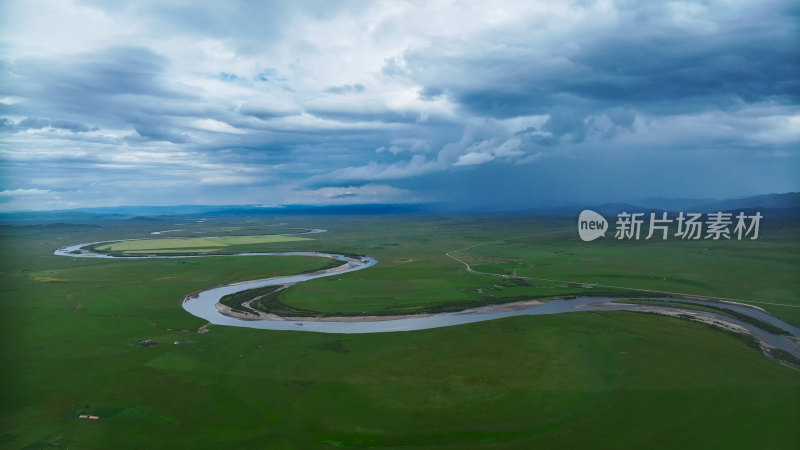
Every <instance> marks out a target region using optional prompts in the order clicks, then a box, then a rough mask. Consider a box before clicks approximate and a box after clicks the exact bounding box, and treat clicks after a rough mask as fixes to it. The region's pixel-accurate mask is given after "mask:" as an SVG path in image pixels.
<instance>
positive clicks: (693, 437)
mask: <svg viewBox="0 0 800 450" xmlns="http://www.w3.org/2000/svg"><path fill="white" fill-rule="evenodd" d="M198 219H205V220H204V221H203V222H202V223H198V222H197V220H198ZM313 228H326V229H328V232H327V233H319V234H310V235H298V236H283V237H282V238H278V239H267V238H264V239H252V237H253V236H257V235H258V234H273V233H275V231H276V230H280V232H281V233H285V232H287V231H288V232H296V231H292V230H296V229H301V230H302V229H313ZM180 229H182V230H183V231H180V232H169V233H167V234H165V235H163V236H161V235H155V236H154V235H152V234H151V233H153V232H159V231H165V230H180ZM562 230H564V231H562ZM549 232H554V233H551V234H547V235H541V233H549ZM762 233H763V237H762V238H761V239H759V240H757V241H693V242H687V241H680V240H676V239H674V238H673V239H669V240H667V241H665V242H661V241H658V242H656V241H639V242H618V241H615V240H612V239H605V240H603V239H601V240H598V241H595V242H591V243H584V242H581V241H580V240H579V239H578V238H577V236H576V233H575V231H574V221H573V220H561V219H546V218H528V217H478V218H476V217H424V216H413V215H411V216H352V217H339V216H328V215H320V216H285V217H275V216H247V217H239V216H237V217H222V216H221V217H214V216H197V217H194V216H193V217H188V218H181V217H163V216H162V217H157V218H154V219H152V220H111V221H105V222H99V223H92V224H91V225H80V224H77V225H69V224H56V225H30V226H2V250H3V253H4V257H3V258H2V263H1V264H2V267H1V268H0V269H1V270H2V271H1V273H0V277H2V278H0V280H1V282H2V286H3V288H4V289H5V295H3V297H2V303H0V304H1V305H2V317H3V319H2V320H3V324H2V325H3V326H2V327H0V330H2V331H0V337H2V340H3V345H2V347H1V348H2V354H1V355H0V356H2V366H3V368H4V370H3V372H2V374H3V375H2V379H1V380H0V381H2V382H1V383H0V390H1V391H0V398H2V399H3V400H2V406H1V407H2V409H0V447H2V448H49V447H56V446H61V447H64V448H67V447H69V448H112V447H113V448H131V449H134V448H142V447H148V446H149V447H157V448H162V447H163V448H341V447H345V448H370V447H398V448H434V447H444V448H460V449H472V448H484V447H487V446H491V447H493V448H537V447H544V448H594V449H598V448H614V449H620V448H654V449H673V448H674V449H686V448H726V449H731V448H742V449H745V448H746V449H750V448H769V449H781V448H786V449H793V448H797V443H798V442H800V429H798V427H797V423H800V408H799V407H798V405H800V372H798V371H796V370H792V369H790V368H787V367H785V366H782V365H780V364H777V363H775V362H774V361H772V360H770V359H768V358H765V357H764V356H763V355H762V354H761V353H760V352H759V351H757V350H755V349H753V348H752V347H751V346H748V345H747V343H746V342H743V341H742V340H741V339H737V338H736V337H734V336H731V335H730V334H727V333H724V332H721V331H719V330H718V329H715V328H712V327H709V326H706V325H703V324H699V323H695V322H690V321H686V320H681V319H678V318H672V317H665V316H658V315H650V314H641V313H635V312H623V311H620V312H617V311H602V312H580V313H570V314H564V315H554V316H521V317H511V318H506V319H500V320H493V321H489V322H481V323H474V324H469V325H461V326H453V327H446V328H438V329H430V330H420V331H412V332H400V333H379V334H364V335H336V334H320V333H308V332H297V331H267V330H254V329H246V328H233V327H224V326H213V325H212V326H207V324H206V323H205V322H204V321H203V320H200V319H198V318H196V317H194V316H192V315H190V314H188V313H186V312H185V311H184V310H183V309H182V308H181V305H180V302H181V299H183V298H184V296H186V295H188V294H190V293H192V292H197V291H200V290H204V289H207V288H210V287H213V286H217V285H223V284H228V283H234V282H239V281H246V280H253V279H259V278H267V277H273V276H280V275H290V274H297V273H302V272H308V271H314V270H320V269H324V268H326V267H330V261H329V260H326V259H323V258H312V257H303V256H291V257H289V256H283V257H279V258H278V257H268V256H253V257H233V256H217V257H214V258H170V259H152V260H144V259H134V258H127V259H82V258H70V257H63V256H54V255H53V254H52V252H53V250H55V249H57V248H61V247H65V246H67V245H73V244H78V243H81V242H97V241H111V240H116V239H153V238H155V237H170V238H173V237H175V238H191V239H195V240H197V241H191V240H188V239H175V240H172V239H157V240H152V241H128V242H129V243H124V242H120V243H117V244H110V247H109V248H108V250H111V251H113V252H122V253H124V252H153V251H158V252H159V253H165V254H170V252H173V251H178V250H181V251H183V250H185V249H202V250H203V252H204V253H215V252H222V253H226V252H231V253H233V252H245V251H252V252H280V251H320V252H332V253H341V254H355V255H369V256H371V257H374V258H376V259H377V260H378V261H379V263H378V265H376V266H374V267H371V268H368V269H364V270H360V271H356V272H351V273H343V274H337V275H334V276H330V277H326V278H320V279H316V280H312V281H308V282H303V283H300V284H297V285H294V286H291V287H289V288H287V289H284V290H281V291H279V292H278V293H277V295H276V296H275V297H276V298H275V299H276V300H277V301H279V302H280V303H281V304H283V305H285V306H287V307H290V308H295V309H297V310H302V311H315V312H319V313H321V314H326V315H327V314H358V315H392V314H414V313H424V312H436V311H439V310H446V309H450V308H466V307H476V306H481V305H487V304H493V303H499V302H511V301H519V300H535V299H543V298H549V297H556V296H564V295H605V296H612V297H614V296H618V297H619V298H620V299H626V298H630V297H631V296H632V292H636V291H631V289H646V290H656V291H664V292H674V293H682V294H688V295H698V296H713V297H725V298H731V299H736V300H740V301H743V302H752V304H753V305H755V306H758V307H761V308H764V309H765V310H767V311H769V312H770V313H771V314H773V315H775V316H776V317H779V318H781V319H783V320H785V321H786V322H788V323H791V324H794V325H800V308H798V306H800V297H798V292H800V279H798V277H797V273H798V268H799V267H800V224H798V223H771V224H765V227H764V229H763V230H762ZM231 236H237V237H236V238H232V237H231ZM220 237H223V238H221V239H220ZM284 238H288V239H284ZM170 241H172V243H171V244H170V243H169V242H170ZM181 241H182V242H181ZM179 243H180V244H179ZM123 244H124V245H123ZM475 244H481V245H479V246H475V247H473V248H470V249H468V250H465V251H463V252H457V253H453V255H454V256H457V257H458V258H459V259H461V260H462V261H464V262H466V263H468V264H470V265H471V267H472V269H473V270H476V271H479V272H486V273H493V274H498V275H511V276H518V277H524V278H503V277H500V276H496V275H482V274H475V273H470V272H467V271H466V268H465V266H464V265H463V264H461V263H460V262H458V261H456V260H454V259H452V258H450V257H448V256H447V255H446V253H448V252H451V251H453V250H458V249H464V248H467V247H470V246H473V245H475ZM633 296H635V295H633ZM83 412H86V413H88V414H96V415H98V416H100V419H99V420H83V419H78V418H77V414H76V413H83ZM48 446H49V447H48Z"/></svg>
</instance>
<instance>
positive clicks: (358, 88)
mask: <svg viewBox="0 0 800 450" xmlns="http://www.w3.org/2000/svg"><path fill="white" fill-rule="evenodd" d="M325 92H327V93H329V94H350V93H353V92H364V85H362V84H343V85H341V86H331V87H329V88H328V89H325Z"/></svg>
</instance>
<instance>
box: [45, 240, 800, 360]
mask: <svg viewBox="0 0 800 450" xmlns="http://www.w3.org/2000/svg"><path fill="white" fill-rule="evenodd" d="M324 231H325V230H321V229H315V230H310V231H307V232H305V233H298V234H306V233H320V232H324ZM130 240H135V239H130ZM110 242H120V240H114V241H102V242H91V243H85V244H77V245H72V246H69V247H64V248H60V249H58V250H56V251H54V252H53V253H54V254H55V255H59V256H66V257H72V258H117V259H140V258H208V257H215V256H242V257H252V256H314V257H323V258H333V259H337V260H339V261H342V262H343V264H344V265H345V266H344V268H343V269H339V270H334V271H331V270H328V271H319V272H313V273H308V274H302V275H290V276H282V277H273V278H267V279H261V280H252V281H245V282H241V283H234V284H229V285H225V286H218V287H214V288H211V289H206V290H204V291H201V292H197V293H194V294H191V295H187V296H186V297H185V298H184V299H183V302H182V306H183V309H185V310H186V311H187V312H189V313H190V314H192V315H194V316H197V317H200V318H202V319H205V320H207V321H208V322H210V323H212V324H215V325H226V326H234V327H245V328H257V329H264V330H297V331H310V332H320V333H383V332H395V331H411V330H424V329H429V328H439V327H446V326H453V325H461V324H468V323H474V322H482V321H486V320H494V319H500V318H504V317H512V316H522V315H544V314H564V313H570V312H579V311H641V312H651V313H659V314H667V315H673V316H675V315H678V314H680V315H683V316H686V315H689V316H692V317H693V318H694V319H695V320H700V321H704V322H708V323H713V324H715V325H716V326H722V327H724V328H728V329H733V330H734V331H743V330H746V331H747V332H749V333H750V334H752V335H753V336H755V337H756V338H757V339H759V340H760V341H761V342H762V345H763V344H767V345H768V346H771V347H774V348H778V349H781V350H784V351H786V352H788V353H790V354H792V355H794V356H795V357H798V358H800V344H798V342H800V340H798V338H800V328H798V327H795V326H793V325H790V324H788V323H786V322H784V321H782V320H780V319H778V318H776V317H774V316H772V315H770V314H768V313H767V312H765V311H763V310H761V309H760V308H756V307H751V306H747V305H743V304H735V303H728V302H725V303H723V304H722V306H724V307H725V308H726V309H730V310H734V311H736V312H739V313H742V314H746V315H748V316H750V317H753V318H755V319H758V320H760V321H762V322H766V323H769V324H771V325H774V326H776V327H778V328H781V329H783V330H785V331H787V332H788V333H790V335H791V336H785V335H779V334H774V333H772V332H769V331H766V330H764V329H762V328H759V327H758V326H756V325H753V324H750V323H747V322H743V321H741V320H739V319H736V318H734V317H730V316H727V315H724V314H721V313H714V312H706V311H693V310H689V309H681V308H675V307H661V306H652V305H635V304H621V303H610V302H611V301H612V300H616V299H615V298H609V297H588V296H582V297H576V298H570V299H562V300H550V301H548V302H545V303H540V302H521V303H516V304H503V305H492V306H484V307H480V308H473V309H467V310H464V311H459V312H449V313H440V314H420V315H412V316H402V317H379V316H370V317H338V318H337V317H333V318H324V319H313V318H301V319H295V318H289V317H287V318H282V317H277V316H274V318H269V319H264V318H261V319H256V320H253V319H241V318H237V317H231V316H228V315H225V314H222V313H221V312H220V311H219V309H218V308H217V303H218V302H219V300H220V299H221V298H222V297H224V296H226V295H229V294H233V293H235V292H239V291H243V290H247V289H254V288H260V287H264V286H274V285H283V284H290V283H300V282H303V281H308V280H313V279H316V278H322V277H327V276H333V275H340V274H343V273H347V272H353V271H356V270H362V269H366V268H368V267H372V266H374V265H375V264H376V263H377V261H376V260H375V259H373V258H369V257H363V258H351V257H347V256H344V255H336V254H330V253H318V252H267V253H236V254H224V255H223V254H217V255H192V256H180V255H132V256H112V255H107V254H101V253H95V252H92V251H91V250H89V249H87V248H86V247H88V246H91V245H96V244H103V243H110ZM651 299H652V300H667V299H666V298H651ZM680 301H682V302H690V303H694V304H697V305H708V306H716V307H719V306H720V304H721V302H716V301H707V300H698V299H687V298H681V299H680Z"/></svg>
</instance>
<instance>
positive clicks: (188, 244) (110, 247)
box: [97, 235, 312, 254]
mask: <svg viewBox="0 0 800 450" xmlns="http://www.w3.org/2000/svg"><path fill="white" fill-rule="evenodd" d="M308 240H312V239H309V238H303V237H296V236H280V235H271V236H221V237H196V238H171V239H142V240H136V241H122V242H112V243H110V244H105V245H101V246H98V247H97V249H98V250H102V251H111V252H124V253H132V254H135V253H181V252H192V253H208V252H214V251H218V250H222V249H224V248H225V247H229V246H231V245H248V244H273V243H284V242H294V241H308Z"/></svg>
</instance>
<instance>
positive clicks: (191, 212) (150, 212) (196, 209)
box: [0, 192, 800, 224]
mask: <svg viewBox="0 0 800 450" xmlns="http://www.w3.org/2000/svg"><path fill="white" fill-rule="evenodd" d="M584 209H591V210H593V211H596V212H598V213H600V214H603V215H606V216H613V215H616V214H618V213H620V212H643V213H650V212H656V213H661V212H664V211H667V212H672V213H677V212H679V211H683V212H700V213H709V212H715V211H727V212H738V211H745V212H747V213H748V214H751V213H753V212H754V211H756V210H758V211H762V213H763V214H764V215H765V217H766V216H767V215H768V216H769V217H773V218H800V192H790V193H786V194H767V195H757V196H754V197H746V198H738V199H725V200H714V199H691V198H645V199H642V200H640V201H636V202H632V203H603V204H586V205H575V204H573V205H566V206H561V207H554V208H535V209H510V208H505V209H499V208H498V209H493V208H480V209H474V208H473V209H470V208H463V207H462V208H459V207H453V206H452V205H444V204H435V203H422V204H363V205H328V206H312V205H286V206H264V205H176V206H118V207H105V208H80V209H70V210H58V211H17V212H4V213H0V223H4V224H43V223H91V222H93V221H96V220H153V219H156V218H159V217H164V216H197V215H215V216H232V215H387V214H504V215H507V214H514V215H517V214H525V215H542V216H562V217H573V216H577V215H578V213H580V211H581V210H584Z"/></svg>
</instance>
